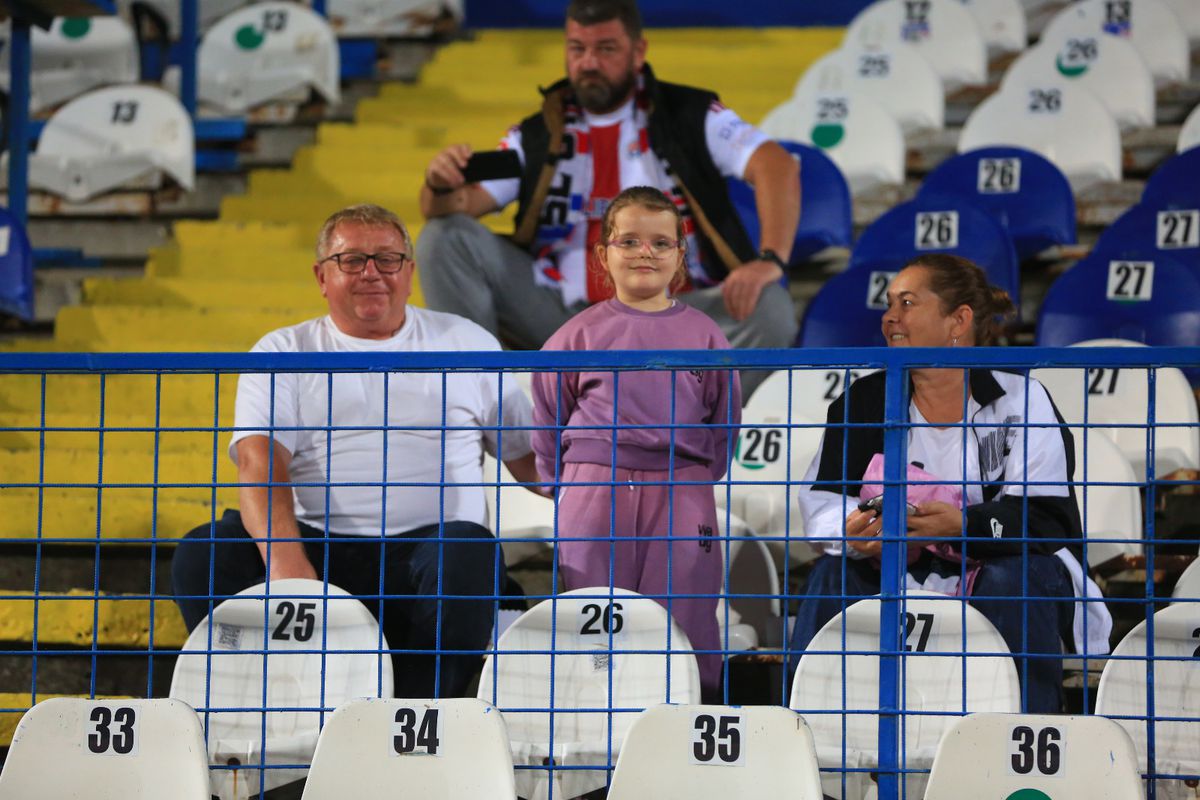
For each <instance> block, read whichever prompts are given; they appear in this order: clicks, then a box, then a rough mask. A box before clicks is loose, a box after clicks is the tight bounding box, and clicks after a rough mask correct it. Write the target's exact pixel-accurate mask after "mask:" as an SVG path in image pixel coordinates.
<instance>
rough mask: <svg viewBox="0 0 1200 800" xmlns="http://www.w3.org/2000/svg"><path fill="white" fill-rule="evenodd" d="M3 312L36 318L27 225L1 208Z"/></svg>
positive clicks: (0, 296)
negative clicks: (26, 231)
mask: <svg viewBox="0 0 1200 800" xmlns="http://www.w3.org/2000/svg"><path fill="white" fill-rule="evenodd" d="M0 311H2V312H4V313H6V314H12V315H13V316H16V317H20V318H21V319H33V248H31V247H30V246H29V237H28V236H27V235H26V234H25V228H24V226H23V225H21V223H20V222H19V221H18V220H17V218H16V217H14V216H13V215H12V214H10V213H8V210H7V209H4V208H0Z"/></svg>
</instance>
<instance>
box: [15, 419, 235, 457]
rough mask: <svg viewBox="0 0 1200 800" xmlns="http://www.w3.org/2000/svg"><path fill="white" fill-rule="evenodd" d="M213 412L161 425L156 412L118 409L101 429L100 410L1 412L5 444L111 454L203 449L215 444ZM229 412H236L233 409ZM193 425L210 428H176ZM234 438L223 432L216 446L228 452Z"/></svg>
mask: <svg viewBox="0 0 1200 800" xmlns="http://www.w3.org/2000/svg"><path fill="white" fill-rule="evenodd" d="M208 414H209V418H208V419H207V420H205V421H203V422H199V421H198V420H195V419H193V420H191V423H192V425H184V424H182V423H181V420H180V419H178V418H173V417H172V416H171V415H163V416H162V418H161V419H160V420H159V421H158V424H157V425H156V424H155V420H154V415H153V413H150V414H144V415H138V414H123V413H119V412H114V413H108V414H105V419H104V427H103V428H101V426H100V424H99V419H98V415H97V414H96V413H95V412H93V413H85V412H65V413H64V412H60V413H57V414H49V415H47V417H46V420H45V422H44V423H43V422H42V419H41V415H40V414H39V413H37V412H36V411H25V412H21V411H3V412H0V448H3V449H5V450H21V449H29V448H32V449H38V448H42V449H45V450H46V451H47V452H49V451H52V450H85V451H86V450H98V449H99V448H100V447H101V446H103V447H104V451H105V452H106V453H114V452H121V451H126V450H132V451H139V452H147V453H152V452H154V450H155V449H157V450H158V451H159V452H160V453H173V452H174V453H191V454H195V453H203V452H208V451H211V450H212V449H213V448H214V444H213V440H214V439H213V432H212V430H211V426H212V417H211V414H212V412H211V410H210V411H209V412H208ZM225 416H226V417H230V416H232V412H230V413H229V414H226V415H225ZM193 426H196V427H199V426H206V427H209V428H210V430H200V431H182V430H171V429H172V428H182V427H193ZM156 428H157V431H156V430H155V429H156ZM59 429H62V430H59ZM122 429H132V430H122ZM156 433H157V437H156V435H155V434H156ZM228 441H229V433H228V432H224V431H219V432H217V434H216V445H215V447H216V449H217V450H218V452H223V448H224V447H225V446H226V444H227V443H228Z"/></svg>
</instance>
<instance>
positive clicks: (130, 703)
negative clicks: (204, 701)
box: [0, 697, 209, 800]
mask: <svg viewBox="0 0 1200 800" xmlns="http://www.w3.org/2000/svg"><path fill="white" fill-rule="evenodd" d="M208 787H209V783H208V759H207V758H206V757H205V747H204V731H203V730H201V728H200V720H199V719H198V718H197V717H196V712H194V711H192V709H191V708H189V707H188V706H187V705H186V704H184V703H181V702H180V701H178V700H133V699H130V700H86V699H79V698H69V697H57V698H52V699H49V700H43V701H41V702H40V703H38V704H37V705H35V706H34V707H33V708H31V709H29V711H27V712H25V715H24V716H23V717H21V721H20V723H19V724H18V725H17V730H16V732H15V733H14V734H13V738H12V745H11V746H10V747H9V750H8V757H7V759H6V760H5V762H4V772H3V773H0V800H61V798H65V797H87V798H90V799H91V800H164V798H168V797H170V798H174V799H175V800H209V788H208Z"/></svg>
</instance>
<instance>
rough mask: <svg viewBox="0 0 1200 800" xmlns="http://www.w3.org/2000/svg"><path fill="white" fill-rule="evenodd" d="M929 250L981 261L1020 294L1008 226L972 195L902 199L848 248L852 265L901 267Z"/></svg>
mask: <svg viewBox="0 0 1200 800" xmlns="http://www.w3.org/2000/svg"><path fill="white" fill-rule="evenodd" d="M925 253H953V254H955V255H959V256H962V257H964V258H969V259H970V260H971V261H974V262H975V263H976V264H978V265H979V266H981V267H983V269H984V271H986V272H987V274H988V280H990V281H991V282H992V283H994V284H995V285H997V286H999V287H1000V288H1002V289H1005V290H1007V291H1008V293H1009V294H1010V295H1011V296H1012V298H1013V302H1017V301H1018V299H1019V297H1020V295H1019V292H1018V286H1019V285H1020V279H1019V276H1018V272H1017V251H1016V250H1015V249H1014V247H1013V241H1012V237H1011V236H1010V235H1009V233H1008V231H1007V230H1005V228H1004V226H1003V225H1002V224H1001V223H999V222H997V221H996V220H995V219H993V218H992V216H991V215H990V214H988V213H987V212H986V211H982V210H980V209H979V208H978V207H977V206H975V205H973V204H972V203H971V202H970V201H968V200H965V199H963V198H962V197H958V196H954V195H938V194H933V193H932V192H931V193H929V194H927V195H924V196H921V197H917V198H916V199H914V200H910V201H908V202H907V203H901V204H899V205H897V206H895V207H893V208H892V210H890V211H888V212H887V213H886V214H884V215H883V216H881V217H880V218H879V219H877V220H875V222H873V223H871V225H870V226H869V227H868V228H867V229H866V230H865V231H863V234H862V236H861V237H859V240H858V243H857V244H856V245H855V246H854V251H853V252H852V253H851V254H850V267H849V269H851V270H857V269H860V268H861V267H862V265H864V264H870V265H872V267H873V268H874V269H890V270H892V271H896V270H899V269H900V267H902V266H904V264H905V262H907V261H908V260H909V259H911V258H914V257H915V256H919V255H923V254H925Z"/></svg>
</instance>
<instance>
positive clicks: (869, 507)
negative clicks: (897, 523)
mask: <svg viewBox="0 0 1200 800" xmlns="http://www.w3.org/2000/svg"><path fill="white" fill-rule="evenodd" d="M905 505H907V506H908V513H909V515H910V516H911V515H913V514H915V513H917V507H916V506H914V505H913V504H912V503H906V504H905ZM858 510H859V511H874V512H875V513H876V514H883V495H881V494H878V495H875V496H874V497H872V498H871V499H870V500H867V501H866V502H863V503H859V504H858Z"/></svg>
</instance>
